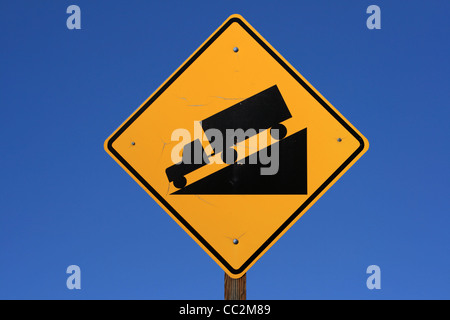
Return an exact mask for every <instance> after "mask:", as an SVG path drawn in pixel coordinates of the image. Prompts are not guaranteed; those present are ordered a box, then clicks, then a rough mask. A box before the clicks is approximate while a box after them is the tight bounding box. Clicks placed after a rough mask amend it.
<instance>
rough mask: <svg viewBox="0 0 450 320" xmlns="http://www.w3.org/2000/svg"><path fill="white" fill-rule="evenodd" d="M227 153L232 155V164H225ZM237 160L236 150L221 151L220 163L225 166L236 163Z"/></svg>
mask: <svg viewBox="0 0 450 320" xmlns="http://www.w3.org/2000/svg"><path fill="white" fill-rule="evenodd" d="M229 153H233V159H231V161H233V162H230V163H229V162H227V158H228V157H229V156H228V154H229ZM237 159H238V153H237V151H236V150H234V149H233V148H228V149H225V150H223V151H222V161H223V162H224V163H226V164H233V163H235V162H236V160H237Z"/></svg>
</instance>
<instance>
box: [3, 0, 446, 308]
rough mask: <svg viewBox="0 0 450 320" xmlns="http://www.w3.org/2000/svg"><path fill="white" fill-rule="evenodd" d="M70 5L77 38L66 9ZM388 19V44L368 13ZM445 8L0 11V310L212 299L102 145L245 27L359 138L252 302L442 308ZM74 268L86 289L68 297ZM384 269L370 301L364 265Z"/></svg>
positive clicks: (170, 225)
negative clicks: (194, 57)
mask: <svg viewBox="0 0 450 320" xmlns="http://www.w3.org/2000/svg"><path fill="white" fill-rule="evenodd" d="M71 4H76V5H78V6H79V7H80V8H81V19H82V20H81V26H82V29H81V30H68V29H67V28H66V19H67V17H68V16H69V15H68V14H66V8H67V7H68V6H69V5H71ZM371 4H376V5H378V6H379V7H380V8H381V27H382V28H381V30H368V29H367V28H366V19H367V17H368V16H369V15H368V14H366V9H367V7H368V6H369V5H371ZM449 11H450V3H449V2H448V1H438V0H433V1H407V2H406V1H398V0H396V1H382V0H376V1H365V0H348V1H345V2H343V1H324V0H320V1H242V0H241V1H231V0H229V1H82V0H77V1H74V2H69V1H56V0H51V1H50V0H46V1H22V0H19V1H2V2H1V3H0V29H1V30H2V31H1V33H0V43H1V44H2V49H1V50H0V85H1V87H0V88H1V91H0V114H1V119H2V125H1V126H0V137H1V138H0V139H1V143H2V151H1V157H0V164H1V166H0V175H1V181H2V184H1V186H0V298H1V299H223V270H222V269H221V268H220V267H219V266H218V265H217V264H216V263H215V262H214V261H213V260H212V259H211V258H210V257H209V256H208V255H207V254H206V253H205V252H204V251H203V250H202V249H201V248H200V247H199V246H198V245H197V244H196V243H195V242H194V241H193V240H192V239H191V238H190V237H189V236H188V235H187V234H186V233H185V232H184V231H183V230H182V229H181V228H180V227H179V226H178V225H177V224H176V223H175V222H174V221H173V220H172V219H171V218H170V217H169V216H168V215H167V214H166V213H165V212H164V211H163V210H162V209H161V208H160V207H159V206H158V205H157V204H156V203H155V202H154V201H153V200H152V199H151V198H150V197H149V196H148V195H147V194H146V192H145V191H144V190H143V189H142V188H141V187H140V186H139V185H138V184H137V183H135V182H134V181H133V180H132V179H131V178H130V177H129V176H128V175H127V174H126V172H125V171H123V170H122V169H121V168H120V167H119V166H118V165H117V164H116V163H115V162H114V161H113V160H112V159H111V158H110V157H109V156H108V155H107V154H106V152H105V151H104V149H103V142H104V140H105V139H106V138H107V137H108V136H109V135H110V134H111V133H112V131H113V130H115V129H116V128H117V127H118V126H119V125H120V124H121V123H122V121H124V120H125V119H126V118H127V117H128V116H129V115H130V114H131V113H132V112H133V111H134V110H135V109H136V108H137V107H138V106H139V105H140V104H141V103H142V102H143V101H144V100H145V99H146V98H147V97H148V96H149V95H150V94H151V93H153V91H154V90H156V88H157V87H159V85H160V84H161V83H162V82H163V81H164V80H166V78H167V77H168V76H170V74H171V73H172V72H173V71H174V70H175V69H176V68H177V67H178V66H180V64H181V63H183V62H184V61H185V59H186V58H187V57H188V56H189V55H190V54H191V53H192V52H194V51H195V50H196V49H197V48H198V46H199V45H200V44H201V43H202V42H203V41H204V40H205V39H206V38H207V37H208V36H209V35H210V34H211V33H212V32H213V31H214V30H215V29H216V28H217V27H218V26H219V25H220V24H221V23H222V22H223V21H224V20H225V19H226V18H227V17H228V16H229V15H231V14H234V13H239V14H241V15H242V16H243V17H244V18H245V19H247V20H248V21H249V22H250V23H251V24H252V26H253V27H254V28H255V29H256V30H258V32H259V33H260V34H261V35H262V36H263V37H264V38H265V39H266V40H267V41H269V42H270V43H271V44H272V45H273V46H274V47H275V48H276V49H277V50H278V51H279V52H280V53H281V54H282V55H283V56H284V57H285V58H286V60H287V61H289V62H290V63H291V64H292V65H293V66H294V67H295V68H296V69H297V70H298V71H299V72H300V73H301V74H302V75H303V76H304V77H305V78H306V79H307V80H308V81H309V82H310V83H311V84H312V85H313V86H314V87H315V88H316V89H317V90H318V91H319V92H321V93H322V94H323V95H324V96H325V97H326V98H327V99H328V100H329V101H330V102H331V103H332V104H333V105H334V106H335V107H336V108H337V109H338V110H339V111H340V112H341V113H342V114H343V115H344V116H345V117H346V118H347V119H348V120H349V121H350V122H351V123H352V124H354V125H355V126H356V127H357V128H358V129H359V130H360V131H361V132H362V133H363V134H364V135H365V136H366V137H367V138H368V140H369V141H370V149H369V151H368V152H367V153H366V154H365V155H364V156H363V157H362V158H361V159H360V161H359V162H358V163H357V164H356V165H354V166H353V167H352V168H351V169H350V170H349V171H348V172H347V173H346V174H345V175H344V176H343V177H342V178H341V179H340V180H339V181H338V182H337V183H336V184H335V185H334V186H333V187H332V188H331V189H330V190H329V191H328V192H327V193H326V194H325V195H324V196H323V197H322V198H321V199H320V200H319V201H318V202H317V203H316V204H315V205H314V206H313V207H312V208H311V209H310V210H309V211H308V212H307V213H306V214H305V215H304V216H303V217H302V218H301V219H300V220H299V221H298V222H297V224H295V225H294V226H293V227H292V228H291V229H290V230H289V231H288V232H287V233H286V234H285V235H284V236H283V237H282V238H281V239H280V240H279V241H278V242H277V243H276V244H275V245H274V246H273V247H272V248H271V249H270V250H269V251H268V252H267V253H266V254H265V255H264V256H263V257H262V258H261V259H260V260H259V261H258V262H256V264H255V265H254V266H253V267H252V268H251V269H250V271H249V272H248V274H247V297H248V299H449V298H450V288H449V286H450V273H449V270H450V255H449V244H450V233H449V231H448V230H449V229H448V227H449V223H450V217H449V197H448V191H449V187H448V182H449V180H450V175H449V162H450V153H449V151H448V146H449V139H450V135H449V132H450V130H449V125H448V119H449V117H450V111H449V108H448V101H450V94H449V85H450V81H449V78H448V74H449V73H450V67H449V66H450V64H449V62H448V56H449V53H450V52H449V51H450V50H449V49H450V44H449V41H448V33H449V31H450V22H449V20H448V12H449ZM72 264H76V265H79V266H80V268H81V272H82V277H81V285H82V289H81V290H68V289H67V288H66V279H67V277H68V275H67V274H66V268H67V267H68V266H69V265H72ZM373 264H375V265H378V266H380V268H381V286H382V287H381V290H368V289H367V287H366V279H367V277H368V275H367V274H366V268H367V267H368V266H369V265H373Z"/></svg>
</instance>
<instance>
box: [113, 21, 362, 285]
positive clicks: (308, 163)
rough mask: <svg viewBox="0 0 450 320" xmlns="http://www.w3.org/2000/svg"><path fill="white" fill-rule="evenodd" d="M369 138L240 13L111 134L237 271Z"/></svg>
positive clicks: (119, 154) (170, 208) (154, 192)
mask: <svg viewBox="0 0 450 320" xmlns="http://www.w3.org/2000/svg"><path fill="white" fill-rule="evenodd" d="M368 146H369V144H368V142H367V140H366V139H365V138H364V137H363V136H362V135H361V133H359V132H358V130H356V128H355V127H354V126H353V125H352V124H350V123H349V122H348V121H347V120H346V119H345V118H344V117H343V116H342V115H341V114H340V113H339V112H338V111H337V110H336V109H335V108H334V107H333V106H332V105H331V104H330V103H329V102H328V101H327V100H326V99H325V98H324V97H323V96H322V95H321V94H320V93H319V92H318V91H317V90H316V89H315V88H313V87H312V85H311V84H310V83H309V82H308V81H306V80H305V78H303V76H302V75H300V73H299V72H297V71H296V70H295V69H294V68H293V67H292V66H291V65H290V64H289V63H288V62H287V61H286V60H285V59H284V58H283V57H281V55H280V54H279V53H278V52H277V51H276V50H275V49H274V48H273V47H272V46H271V45H270V44H269V43H268V42H267V41H266V40H264V39H263V38H262V37H261V35H259V34H258V32H256V31H255V29H253V27H251V26H250V25H249V24H248V22H246V21H245V20H244V19H243V18H242V17H241V16H239V15H233V16H231V17H229V18H228V19H227V20H226V21H225V22H224V23H223V25H222V26H220V27H219V28H218V29H217V30H216V31H215V32H214V33H213V34H212V35H211V36H210V37H209V38H208V39H207V40H206V41H205V42H204V43H203V44H202V45H201V46H200V48H199V49H197V51H195V52H194V53H193V54H192V55H191V56H190V57H189V58H188V59H187V60H186V62H184V63H183V64H182V65H181V67H179V68H178V69H177V70H176V71H175V72H174V73H173V74H172V75H171V76H170V77H169V79H168V80H166V82H164V83H163V84H162V85H161V86H160V87H159V88H158V89H157V90H156V91H155V93H153V94H152V95H151V96H150V97H149V98H148V99H147V100H146V101H145V102H144V103H143V104H142V105H141V106H140V107H139V108H138V109H137V110H136V111H135V112H134V113H133V114H132V115H131V116H130V117H129V118H128V119H127V120H126V121H125V122H124V123H123V124H122V125H121V126H120V127H119V128H118V129H117V130H116V131H115V132H114V133H113V134H112V135H111V136H110V137H109V138H108V139H107V140H106V142H105V149H106V151H107V152H108V153H109V154H110V155H111V156H112V157H113V158H114V159H115V160H116V161H117V162H118V163H119V164H120V165H121V166H122V167H123V169H125V171H127V172H128V173H129V174H130V175H131V176H132V177H133V178H134V180H136V182H137V183H139V184H140V185H141V186H142V187H143V188H144V189H145V190H146V191H147V192H148V193H149V194H150V196H152V198H153V199H154V200H155V201H156V202H157V203H158V204H159V205H160V206H161V207H162V208H163V209H164V210H165V211H166V212H167V213H168V214H169V215H170V216H171V217H172V218H173V219H174V220H175V221H176V222H177V223H178V224H179V225H180V226H181V227H182V228H183V229H184V230H185V231H186V232H187V233H188V234H189V235H190V236H191V237H192V238H193V239H194V240H195V241H196V242H197V243H198V244H199V245H200V246H201V247H202V248H203V249H204V250H205V251H206V252H207V253H208V254H209V255H210V256H211V257H212V258H213V259H214V260H215V261H216V262H217V263H218V264H219V265H220V266H221V267H222V268H223V269H224V270H225V272H227V274H229V275H230V276H231V277H233V278H239V277H241V276H242V275H243V274H244V273H245V272H247V270H248V269H249V268H250V267H251V266H252V265H253V264H254V263H255V262H256V261H257V260H258V259H259V258H260V257H261V256H262V255H263V254H264V253H265V252H266V251H267V250H268V249H269V248H270V247H271V246H272V245H273V244H274V243H275V242H276V241H277V240H278V239H279V238H280V237H281V236H282V235H283V234H284V233H285V232H286V231H287V230H288V229H289V228H290V227H291V226H292V225H293V224H294V223H295V222H296V221H297V220H298V219H299V218H300V217H301V216H302V215H303V214H304V213H305V212H306V211H307V210H308V209H309V208H310V207H311V206H312V205H313V204H314V203H315V202H316V201H317V200H318V199H319V198H320V197H321V196H322V195H323V194H324V193H325V192H326V191H327V190H328V189H329V188H330V187H331V186H332V185H333V184H334V183H335V182H336V181H337V180H338V179H339V178H340V177H341V176H342V175H343V174H344V173H345V172H346V171H347V170H348V169H349V168H350V166H352V165H353V164H354V163H355V162H356V161H357V160H358V159H359V158H360V157H361V156H362V154H363V153H364V152H366V151H367V149H368Z"/></svg>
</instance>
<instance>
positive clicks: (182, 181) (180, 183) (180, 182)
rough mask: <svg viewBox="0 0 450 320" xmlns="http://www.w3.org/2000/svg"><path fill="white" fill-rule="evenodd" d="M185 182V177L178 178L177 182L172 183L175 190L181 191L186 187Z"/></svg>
mask: <svg viewBox="0 0 450 320" xmlns="http://www.w3.org/2000/svg"><path fill="white" fill-rule="evenodd" d="M186 183H187V180H186V178H185V177H181V178H178V179H177V180H174V181H173V185H174V186H175V188H178V189H181V188H184V187H185V186H186Z"/></svg>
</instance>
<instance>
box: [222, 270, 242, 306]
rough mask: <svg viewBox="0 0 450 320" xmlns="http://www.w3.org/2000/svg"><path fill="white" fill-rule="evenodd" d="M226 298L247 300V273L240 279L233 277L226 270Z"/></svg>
mask: <svg viewBox="0 0 450 320" xmlns="http://www.w3.org/2000/svg"><path fill="white" fill-rule="evenodd" d="M224 283H225V297H224V298H225V300H247V274H246V273H245V274H244V275H243V276H242V277H240V278H239V279H233V278H231V277H230V276H229V275H228V274H227V273H226V272H225V281H224Z"/></svg>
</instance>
